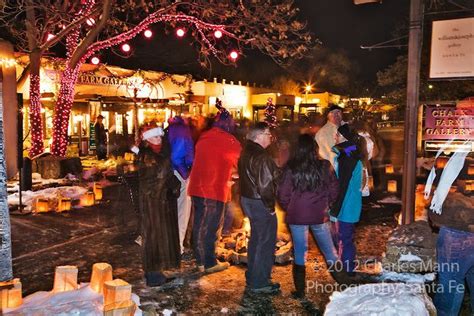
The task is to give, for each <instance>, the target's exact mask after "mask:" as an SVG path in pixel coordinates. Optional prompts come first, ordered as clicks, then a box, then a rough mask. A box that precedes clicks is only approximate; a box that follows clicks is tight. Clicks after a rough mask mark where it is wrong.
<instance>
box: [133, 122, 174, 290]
mask: <svg viewBox="0 0 474 316" xmlns="http://www.w3.org/2000/svg"><path fill="white" fill-rule="evenodd" d="M162 136H163V130H162V129H161V128H160V127H152V128H149V129H147V130H145V131H144V132H143V135H142V139H143V142H142V144H141V145H140V151H139V156H138V157H139V171H138V175H139V197H138V202H139V210H140V213H141V233H142V238H143V270H144V271H145V279H146V284H147V286H159V285H162V284H163V283H165V282H167V281H168V279H167V278H166V277H165V275H164V274H163V273H162V271H163V270H166V269H171V268H177V267H179V264H180V247H179V232H178V218H177V197H178V196H179V190H180V182H179V180H178V179H177V178H176V177H175V176H174V175H173V169H172V167H171V162H170V158H169V150H167V149H166V148H167V146H165V145H163V144H162Z"/></svg>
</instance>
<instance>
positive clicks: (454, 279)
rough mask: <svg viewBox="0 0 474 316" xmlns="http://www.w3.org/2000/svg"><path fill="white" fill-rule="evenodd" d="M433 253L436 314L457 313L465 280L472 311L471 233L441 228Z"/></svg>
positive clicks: (473, 246) (473, 253) (473, 250)
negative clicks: (435, 268)
mask: <svg viewBox="0 0 474 316" xmlns="http://www.w3.org/2000/svg"><path fill="white" fill-rule="evenodd" d="M436 252H437V257H438V258H437V259H438V266H439V271H438V289H439V291H437V293H436V295H435V297H434V304H435V306H436V309H437V310H438V315H440V316H443V315H458V314H459V310H460V309H461V305H462V301H463V298H464V281H466V283H467V285H468V286H469V290H470V292H471V312H474V233H469V232H464V231H460V230H456V229H452V228H447V227H441V229H440V231H439V236H438V242H437V245H436Z"/></svg>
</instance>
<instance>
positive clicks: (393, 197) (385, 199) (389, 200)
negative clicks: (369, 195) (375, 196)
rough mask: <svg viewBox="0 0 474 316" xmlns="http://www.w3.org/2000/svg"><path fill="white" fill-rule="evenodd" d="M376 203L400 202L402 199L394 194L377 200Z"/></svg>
mask: <svg viewBox="0 0 474 316" xmlns="http://www.w3.org/2000/svg"><path fill="white" fill-rule="evenodd" d="M377 203H381V204H402V201H401V200H400V199H399V198H397V197H396V196H394V195H391V196H387V197H386V198H383V199H381V200H378V201H377Z"/></svg>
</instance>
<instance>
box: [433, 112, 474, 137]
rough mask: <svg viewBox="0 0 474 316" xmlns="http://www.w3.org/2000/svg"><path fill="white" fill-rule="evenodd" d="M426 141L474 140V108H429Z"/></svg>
mask: <svg viewBox="0 0 474 316" xmlns="http://www.w3.org/2000/svg"><path fill="white" fill-rule="evenodd" d="M424 139H425V140H429V139H467V140H469V139H474V108H455V107H435V106H432V107H427V108H426V120H425V128H424Z"/></svg>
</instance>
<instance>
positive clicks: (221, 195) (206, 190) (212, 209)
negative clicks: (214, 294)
mask: <svg viewBox="0 0 474 316" xmlns="http://www.w3.org/2000/svg"><path fill="white" fill-rule="evenodd" d="M234 126H235V123H234V120H233V119H232V117H231V116H230V113H229V112H227V111H226V110H225V109H224V110H223V111H222V112H221V113H219V114H218V116H217V117H216V121H215V122H214V125H213V127H212V128H211V129H210V130H208V131H206V132H204V133H202V134H201V137H200V138H199V140H198V142H197V144H196V150H195V157H194V164H193V168H192V170H191V175H190V180H189V187H188V194H189V195H190V196H191V198H192V202H193V208H194V226H193V236H192V238H193V248H194V254H195V256H196V262H197V264H198V267H199V269H200V270H201V271H202V270H204V271H206V272H207V273H214V272H219V271H222V270H225V269H227V268H228V267H229V264H228V263H227V262H222V263H221V262H218V261H217V259H216V254H215V244H216V241H217V238H218V231H219V228H220V227H221V226H222V222H223V218H224V205H225V203H226V202H227V201H229V199H230V194H231V193H230V188H231V183H232V182H231V175H232V170H235V169H236V167H237V161H238V159H239V156H240V150H241V146H240V143H239V141H238V140H237V138H235V137H234V136H233V135H232V134H231V133H232V131H233V129H234Z"/></svg>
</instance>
